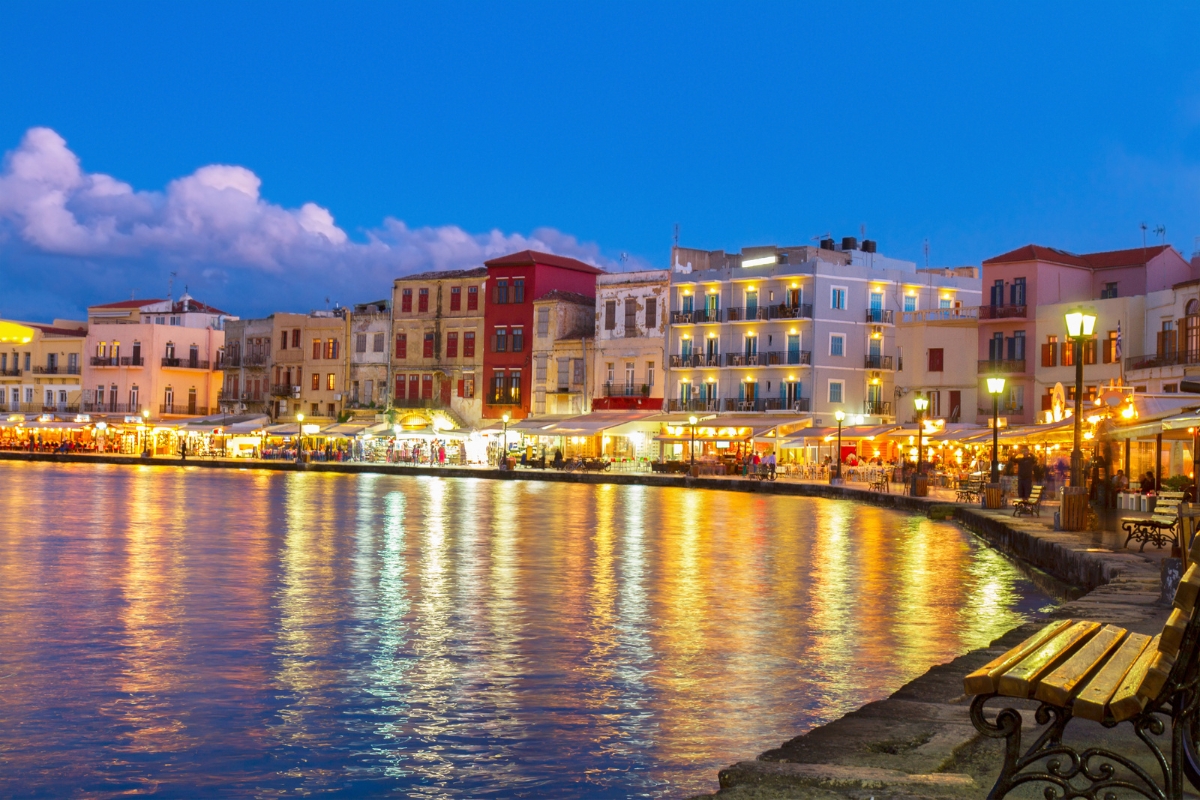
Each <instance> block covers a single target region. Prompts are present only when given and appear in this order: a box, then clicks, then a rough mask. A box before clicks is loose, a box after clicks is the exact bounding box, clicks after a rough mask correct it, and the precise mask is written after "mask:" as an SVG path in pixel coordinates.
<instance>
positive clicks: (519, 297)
mask: <svg viewBox="0 0 1200 800" xmlns="http://www.w3.org/2000/svg"><path fill="white" fill-rule="evenodd" d="M513 302H514V303H524V302H525V279H524V278H517V279H516V280H514V281H513Z"/></svg>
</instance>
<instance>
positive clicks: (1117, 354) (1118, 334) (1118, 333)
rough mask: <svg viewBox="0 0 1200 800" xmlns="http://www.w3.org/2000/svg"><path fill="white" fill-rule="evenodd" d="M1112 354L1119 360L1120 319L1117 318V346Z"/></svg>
mask: <svg viewBox="0 0 1200 800" xmlns="http://www.w3.org/2000/svg"><path fill="white" fill-rule="evenodd" d="M1113 355H1114V356H1115V357H1116V359H1117V361H1120V360H1121V320H1117V347H1116V351H1115V352H1114V353H1113Z"/></svg>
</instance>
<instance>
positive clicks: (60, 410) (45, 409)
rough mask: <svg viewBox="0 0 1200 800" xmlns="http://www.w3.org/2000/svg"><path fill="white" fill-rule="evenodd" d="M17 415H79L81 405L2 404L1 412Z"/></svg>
mask: <svg viewBox="0 0 1200 800" xmlns="http://www.w3.org/2000/svg"><path fill="white" fill-rule="evenodd" d="M4 410H7V411H8V412H10V413H13V414H16V413H20V414H78V413H79V405H78V404H73V405H68V404H67V403H61V404H58V403H48V404H47V403H8V404H7V405H4V404H0V411H4Z"/></svg>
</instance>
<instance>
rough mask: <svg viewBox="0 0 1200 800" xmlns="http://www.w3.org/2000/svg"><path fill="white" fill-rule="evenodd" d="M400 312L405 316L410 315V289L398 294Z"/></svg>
mask: <svg viewBox="0 0 1200 800" xmlns="http://www.w3.org/2000/svg"><path fill="white" fill-rule="evenodd" d="M400 310H401V311H403V312H404V313H405V314H411V313H412V289H404V290H402V291H401V292H400Z"/></svg>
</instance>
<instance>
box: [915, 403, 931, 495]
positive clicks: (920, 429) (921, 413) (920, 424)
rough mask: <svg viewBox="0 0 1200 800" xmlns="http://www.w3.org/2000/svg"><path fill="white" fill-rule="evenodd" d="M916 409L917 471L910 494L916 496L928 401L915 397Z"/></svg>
mask: <svg viewBox="0 0 1200 800" xmlns="http://www.w3.org/2000/svg"><path fill="white" fill-rule="evenodd" d="M913 405H914V406H916V407H917V471H916V472H914V473H913V484H912V493H913V497H916V496H917V481H918V480H920V478H921V462H922V461H924V460H925V409H927V408H929V399H928V398H926V397H923V396H922V395H917V398H916V399H915V400H913Z"/></svg>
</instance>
